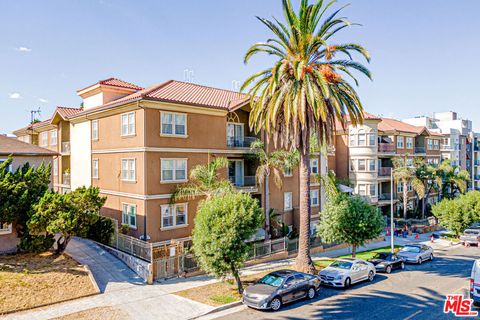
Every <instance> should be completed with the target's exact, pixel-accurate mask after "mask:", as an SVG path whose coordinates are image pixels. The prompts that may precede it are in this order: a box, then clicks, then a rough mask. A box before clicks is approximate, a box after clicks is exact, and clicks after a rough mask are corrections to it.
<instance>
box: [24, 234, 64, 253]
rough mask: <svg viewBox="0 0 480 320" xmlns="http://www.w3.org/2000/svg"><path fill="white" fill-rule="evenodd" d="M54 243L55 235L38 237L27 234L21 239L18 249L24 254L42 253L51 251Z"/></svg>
mask: <svg viewBox="0 0 480 320" xmlns="http://www.w3.org/2000/svg"><path fill="white" fill-rule="evenodd" d="M54 242H55V239H54V238H53V235H47V236H44V235H40V236H36V235H30V234H28V233H26V234H24V235H23V236H22V238H20V244H19V245H18V249H19V250H20V251H22V252H35V253H40V252H45V251H47V250H48V249H50V248H51V247H52V245H53V243H54Z"/></svg>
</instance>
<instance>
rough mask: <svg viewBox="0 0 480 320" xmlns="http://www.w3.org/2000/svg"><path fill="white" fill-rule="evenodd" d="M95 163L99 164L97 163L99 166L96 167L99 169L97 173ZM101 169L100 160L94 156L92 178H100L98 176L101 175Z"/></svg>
mask: <svg viewBox="0 0 480 320" xmlns="http://www.w3.org/2000/svg"><path fill="white" fill-rule="evenodd" d="M95 163H96V164H97V165H96V167H97V168H96V170H97V172H96V174H95ZM99 171H100V170H99V161H98V159H97V158H93V159H92V179H97V180H98V179H99V178H98V176H99Z"/></svg>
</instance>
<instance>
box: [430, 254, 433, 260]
mask: <svg viewBox="0 0 480 320" xmlns="http://www.w3.org/2000/svg"><path fill="white" fill-rule="evenodd" d="M430 261H433V253H430Z"/></svg>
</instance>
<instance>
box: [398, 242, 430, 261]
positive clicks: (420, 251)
mask: <svg viewBox="0 0 480 320" xmlns="http://www.w3.org/2000/svg"><path fill="white" fill-rule="evenodd" d="M397 256H398V257H399V258H402V259H404V260H405V262H407V263H418V264H422V262H424V261H427V260H433V248H432V247H430V246H427V245H425V244H421V243H414V244H407V245H405V246H404V247H403V248H402V249H401V250H400V251H399V252H398V253H397Z"/></svg>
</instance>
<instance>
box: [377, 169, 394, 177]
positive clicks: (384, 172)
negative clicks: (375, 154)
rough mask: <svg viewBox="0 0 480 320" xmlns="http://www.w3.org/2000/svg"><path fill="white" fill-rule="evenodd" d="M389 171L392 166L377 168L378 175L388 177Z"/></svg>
mask: <svg viewBox="0 0 480 320" xmlns="http://www.w3.org/2000/svg"><path fill="white" fill-rule="evenodd" d="M391 172H392V168H388V167H382V168H378V176H379V177H390V174H391Z"/></svg>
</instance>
